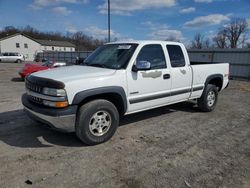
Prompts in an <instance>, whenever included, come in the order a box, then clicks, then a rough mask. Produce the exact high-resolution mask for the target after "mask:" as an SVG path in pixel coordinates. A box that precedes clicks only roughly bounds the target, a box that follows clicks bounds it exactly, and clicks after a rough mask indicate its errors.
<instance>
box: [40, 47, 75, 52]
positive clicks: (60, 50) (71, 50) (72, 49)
mask: <svg viewBox="0 0 250 188" xmlns="http://www.w3.org/2000/svg"><path fill="white" fill-rule="evenodd" d="M53 48H54V49H53ZM42 50H44V51H59V52H74V51H75V48H74V47H59V46H42Z"/></svg>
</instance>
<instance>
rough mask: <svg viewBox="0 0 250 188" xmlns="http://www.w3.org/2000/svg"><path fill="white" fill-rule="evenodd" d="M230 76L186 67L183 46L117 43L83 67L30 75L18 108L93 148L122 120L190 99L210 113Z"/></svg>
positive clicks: (217, 68)
mask: <svg viewBox="0 0 250 188" xmlns="http://www.w3.org/2000/svg"><path fill="white" fill-rule="evenodd" d="M228 77H229V64H227V63H213V64H201V63H199V62H190V61H189V57H188V54H187V50H186V48H185V47H184V45H183V44H181V43H177V42H167V41H134V42H115V43H108V44H105V45H103V46H101V47H99V48H98V49H96V50H95V51H94V52H93V53H92V54H91V55H90V56H89V57H88V58H87V59H86V60H85V61H84V63H83V64H81V65H75V66H68V67H62V68H58V69H51V70H46V71H41V72H37V73H33V74H31V75H29V76H28V77H26V91H27V92H26V93H25V94H24V95H23V96H22V103H23V105H24V110H25V111H26V112H27V114H28V115H29V116H30V117H31V118H33V119H35V120H37V121H39V122H42V123H44V124H47V125H48V126H49V127H51V128H56V129H59V130H64V131H68V132H74V131H75V132H76V135H77V137H78V138H79V139H80V140H81V141H83V142H84V143H86V144H88V145H94V144H99V143H102V142H105V141H107V140H108V139H110V138H111V137H112V136H113V134H114V133H115V131H116V129H117V127H118V125H119V119H120V116H123V115H127V114H132V113H136V112H139V111H144V110H148V109H152V108H157V107H160V106H165V105H169V104H173V103H179V102H182V101H188V100H192V99H197V104H198V107H199V109H200V110H202V111H206V112H209V111H212V110H213V109H214V108H215V105H216V102H217V99H218V92H220V91H222V90H223V89H224V88H226V86H227V85H228V82H229V79H228Z"/></svg>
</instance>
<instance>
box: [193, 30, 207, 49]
mask: <svg viewBox="0 0 250 188" xmlns="http://www.w3.org/2000/svg"><path fill="white" fill-rule="evenodd" d="M203 42H204V36H203V35H202V34H200V33H197V34H196V35H195V36H194V39H193V41H192V44H191V48H196V49H201V48H202V47H203Z"/></svg>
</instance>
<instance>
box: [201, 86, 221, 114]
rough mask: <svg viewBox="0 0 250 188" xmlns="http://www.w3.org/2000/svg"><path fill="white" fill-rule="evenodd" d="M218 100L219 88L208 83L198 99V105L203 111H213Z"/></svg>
mask: <svg viewBox="0 0 250 188" xmlns="http://www.w3.org/2000/svg"><path fill="white" fill-rule="evenodd" d="M217 100H218V90H217V87H216V86H215V85H211V84H208V85H207V86H206V88H205V90H204V91H203V93H202V96H201V98H199V99H198V107H199V109H200V110H201V111H203V112H211V111H213V110H214V108H215V106H216V103H217Z"/></svg>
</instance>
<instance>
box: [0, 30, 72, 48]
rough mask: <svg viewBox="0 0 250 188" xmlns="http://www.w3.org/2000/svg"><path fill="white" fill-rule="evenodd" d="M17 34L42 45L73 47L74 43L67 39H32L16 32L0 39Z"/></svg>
mask: <svg viewBox="0 0 250 188" xmlns="http://www.w3.org/2000/svg"><path fill="white" fill-rule="evenodd" d="M17 35H23V36H25V37H27V38H29V39H31V40H33V41H35V42H37V43H39V44H41V45H43V46H61V47H75V45H74V44H72V43H71V42H68V41H56V40H42V39H34V38H32V37H30V36H28V35H26V34H23V33H16V34H13V35H8V36H6V37H3V38H0V41H1V40H5V39H8V38H11V37H14V36H17Z"/></svg>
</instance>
